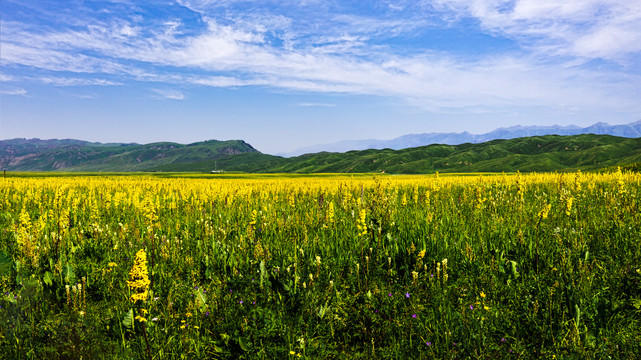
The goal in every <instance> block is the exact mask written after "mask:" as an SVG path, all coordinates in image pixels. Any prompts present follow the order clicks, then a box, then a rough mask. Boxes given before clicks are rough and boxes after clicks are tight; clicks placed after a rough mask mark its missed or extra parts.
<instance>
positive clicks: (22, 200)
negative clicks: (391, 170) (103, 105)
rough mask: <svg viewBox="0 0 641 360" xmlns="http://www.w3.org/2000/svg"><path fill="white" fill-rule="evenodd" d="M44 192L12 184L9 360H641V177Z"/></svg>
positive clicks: (114, 178)
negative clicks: (142, 277) (136, 280)
mask: <svg viewBox="0 0 641 360" xmlns="http://www.w3.org/2000/svg"><path fill="white" fill-rule="evenodd" d="M36 175H38V176H36V177H28V176H25V177H8V178H6V179H0V194H1V195H2V196H0V199H1V200H0V291H2V293H0V306H1V308H0V352H1V353H2V354H3V356H5V357H6V358H10V359H14V358H15V359H28V358H37V359H40V358H45V357H51V358H81V357H82V358H108V359H109V358H140V359H149V358H266V359H271V358H276V357H280V358H368V359H369V358H376V357H380V358H461V359H462V358H481V359H490V358H552V357H556V358H608V357H611V358H626V359H627V358H635V357H638V354H640V353H641V346H640V345H639V344H641V335H640V334H641V331H640V330H641V328H640V323H639V321H640V320H641V312H640V310H641V270H640V269H639V264H640V259H641V258H640V256H641V243H639V241H638V239H639V237H640V236H641V216H640V215H639V214H640V213H641V211H639V195H640V191H639V188H640V187H639V185H640V183H641V177H640V176H639V175H638V174H637V173H622V172H620V171H617V170H615V171H613V172H610V173H600V174H597V173H589V174H583V173H570V174H561V173H557V174H530V175H522V174H501V175H485V174H483V175H482V176H481V175H468V176H454V175H449V176H442V175H441V174H439V175H430V176H380V175H376V176H374V175H371V174H360V175H357V176H345V175H338V176H337V175H314V176H301V175H295V174H293V175H287V176H282V175H271V174H266V175H260V176H253V175H230V176H226V175H218V174H216V175H211V176H210V175H206V176H202V175H197V174H159V175H158V176H156V174H153V175H145V176H141V175H135V176H123V175H121V174H110V175H109V176H75V177H74V176H69V175H68V174H62V175H64V176H51V177H47V176H41V175H42V174H36ZM141 250H144V253H145V260H146V265H145V266H146V268H147V269H148V277H149V280H150V283H149V284H148V286H147V287H145V286H142V287H141V286H133V285H132V283H130V282H128V281H130V280H131V277H132V275H131V273H132V269H133V268H134V259H135V258H136V256H137V254H139V253H140V251H141ZM138 269H140V265H138ZM141 271H142V270H137V271H136V273H138V274H140V273H141ZM145 290H147V291H148V292H147V294H146V295H144V296H142V297H141V300H138V301H135V302H132V301H131V299H132V295H135V294H143V293H144V291H145Z"/></svg>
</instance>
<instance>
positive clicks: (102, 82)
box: [37, 77, 122, 86]
mask: <svg viewBox="0 0 641 360" xmlns="http://www.w3.org/2000/svg"><path fill="white" fill-rule="evenodd" d="M37 80H40V81H41V82H43V83H45V84H49V85H55V86H113V85H122V83H120V82H115V81H110V80H106V79H79V78H61V77H42V78H39V79H37Z"/></svg>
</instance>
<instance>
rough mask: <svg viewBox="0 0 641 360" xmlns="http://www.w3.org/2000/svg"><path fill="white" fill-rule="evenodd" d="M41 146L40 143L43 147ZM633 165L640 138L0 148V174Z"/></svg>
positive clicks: (640, 156)
mask: <svg viewBox="0 0 641 360" xmlns="http://www.w3.org/2000/svg"><path fill="white" fill-rule="evenodd" d="M47 142H48V143H47ZM638 162H641V138H622V137H616V136H610V135H592V134H585V135H573V136H559V135H546V136H532V137H523V138H517V139H511V140H493V141H488V142H485V143H480V144H472V143H466V144H462V145H428V146H421V147H415V148H409V149H403V150H392V149H383V150H373V149H370V150H361V151H349V152H346V153H329V152H321V153H316V154H307V155H301V156H298V157H293V158H283V157H279V156H273V155H267V154H262V153H260V152H258V151H257V150H255V149H254V148H253V147H252V146H251V145H249V144H247V143H245V142H244V141H242V140H230V141H216V140H211V141H205V142H199V143H193V144H189V145H182V144H176V143H168V142H167V143H153V144H146V145H139V144H96V143H87V142H82V141H79V140H47V141H42V140H40V141H39V142H32V143H29V144H24V141H23V142H22V145H21V143H20V141H16V140H9V141H0V167H1V168H5V169H7V170H9V171H52V170H63V171H181V172H185V171H188V172H210V171H212V170H214V169H220V170H224V171H240V172H250V173H276V172H282V173H363V172H386V173H405V174H421V173H433V172H436V171H440V172H502V171H505V172H511V171H517V170H519V171H522V172H530V171H571V170H579V169H580V170H591V169H598V168H603V167H608V166H616V165H625V164H632V163H638Z"/></svg>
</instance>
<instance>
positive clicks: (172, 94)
mask: <svg viewBox="0 0 641 360" xmlns="http://www.w3.org/2000/svg"><path fill="white" fill-rule="evenodd" d="M153 91H154V92H155V93H156V94H157V95H158V96H159V97H160V98H162V99H169V100H184V99H185V95H184V94H183V93H181V92H180V91H177V90H172V89H153Z"/></svg>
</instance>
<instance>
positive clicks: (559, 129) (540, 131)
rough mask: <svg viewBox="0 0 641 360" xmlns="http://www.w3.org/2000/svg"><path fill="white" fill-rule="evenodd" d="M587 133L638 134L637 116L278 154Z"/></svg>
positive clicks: (363, 142) (360, 142) (418, 136)
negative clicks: (634, 118)
mask: <svg viewBox="0 0 641 360" xmlns="http://www.w3.org/2000/svg"><path fill="white" fill-rule="evenodd" d="M587 133H594V134H600V135H614V136H622V137H629V138H634V137H641V120H637V121H635V122H632V123H629V124H623V125H610V124H608V123H606V122H598V123H596V124H593V125H590V126H587V127H584V128H582V127H579V126H576V125H565V126H561V125H533V126H523V125H515V126H510V127H500V128H498V129H495V130H492V131H490V132H487V133H484V134H471V133H470V132H468V131H463V132H460V133H455V132H450V133H423V134H407V135H402V136H399V137H397V138H394V139H391V140H376V139H368V140H342V141H338V142H335V143H330V144H321V145H313V146H306V147H303V148H300V149H297V150H294V151H292V152H289V153H281V154H278V155H279V156H284V157H293V156H299V155H302V154H307V153H318V152H322V151H327V152H347V151H350V150H366V149H386V148H390V149H394V150H400V149H407V148H411V147H417V146H425V145H431V144H445V145H460V144H464V143H468V142H469V143H481V142H486V141H490V140H496V139H514V138H519V137H526V136H542V135H579V134H587Z"/></svg>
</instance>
